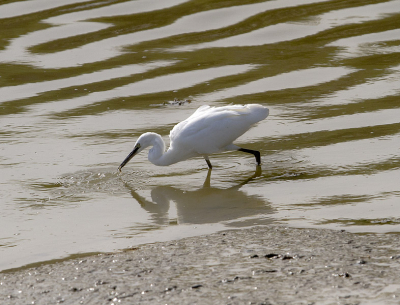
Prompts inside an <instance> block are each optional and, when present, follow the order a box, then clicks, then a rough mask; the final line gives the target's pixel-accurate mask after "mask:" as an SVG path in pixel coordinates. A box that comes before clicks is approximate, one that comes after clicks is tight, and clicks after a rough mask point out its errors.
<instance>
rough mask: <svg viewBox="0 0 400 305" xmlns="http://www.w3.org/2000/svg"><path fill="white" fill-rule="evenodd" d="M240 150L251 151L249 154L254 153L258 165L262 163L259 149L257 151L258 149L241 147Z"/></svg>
mask: <svg viewBox="0 0 400 305" xmlns="http://www.w3.org/2000/svg"><path fill="white" fill-rule="evenodd" d="M238 151H242V152H245V153H249V154H252V155H254V157H256V162H257V165H260V164H261V154H260V152H259V151H257V150H251V149H246V148H239V149H238Z"/></svg>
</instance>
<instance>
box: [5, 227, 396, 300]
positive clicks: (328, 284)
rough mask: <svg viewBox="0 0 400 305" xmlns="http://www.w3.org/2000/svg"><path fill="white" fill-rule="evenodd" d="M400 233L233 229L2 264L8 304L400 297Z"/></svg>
mask: <svg viewBox="0 0 400 305" xmlns="http://www.w3.org/2000/svg"><path fill="white" fill-rule="evenodd" d="M399 267H400V236H399V235H398V234H364V235H360V234H352V233H348V232H345V231H331V230H324V229H298V228H285V227H280V226H267V227H256V228H252V229H242V230H231V231H225V232H219V233H215V234H210V235H205V236H199V237H190V238H184V239H181V240H177V241H171V242H163V243H155V244H149V245H142V246H139V247H136V248H132V249H129V250H125V251H121V252H117V253H107V254H98V255H92V256H87V257H83V258H79V259H71V260H66V261H63V262H59V263H55V264H45V265H42V266H39V267H34V268H27V269H23V270H18V271H14V272H3V273H0V283H1V285H0V303H1V304H13V305H14V304H61V303H62V304H366V303H368V304H398V303H399V302H400V301H399V300H400V272H399Z"/></svg>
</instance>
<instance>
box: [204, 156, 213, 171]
mask: <svg viewBox="0 0 400 305" xmlns="http://www.w3.org/2000/svg"><path fill="white" fill-rule="evenodd" d="M204 159H205V160H206V162H207V165H208V168H209V169H212V165H211V162H210V159H208V157H204Z"/></svg>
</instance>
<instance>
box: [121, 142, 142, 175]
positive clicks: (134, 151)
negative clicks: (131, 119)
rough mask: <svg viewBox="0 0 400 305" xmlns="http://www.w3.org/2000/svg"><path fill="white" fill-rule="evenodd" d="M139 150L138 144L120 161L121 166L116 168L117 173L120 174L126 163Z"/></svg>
mask: <svg viewBox="0 0 400 305" xmlns="http://www.w3.org/2000/svg"><path fill="white" fill-rule="evenodd" d="M139 148H140V144H136V146H135V148H134V149H133V150H132V151H131V152H130V154H129V155H128V156H127V157H126V158H125V160H124V161H122V163H121V165H120V166H119V167H118V171H120V172H121V169H122V168H123V167H124V166H125V164H126V163H128V162H129V161H130V160H131V159H132V158H133V157H134V156H135V155H136V154H137V153H138V150H139Z"/></svg>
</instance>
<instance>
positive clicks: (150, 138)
mask: <svg viewBox="0 0 400 305" xmlns="http://www.w3.org/2000/svg"><path fill="white" fill-rule="evenodd" d="M158 138H160V139H161V137H160V136H159V135H157V134H156V133H153V132H146V133H144V134H142V135H141V136H140V137H139V139H137V141H136V143H135V146H134V148H133V150H132V151H131V152H130V153H129V155H128V156H127V157H126V158H125V160H124V161H122V163H121V165H120V166H119V167H118V170H119V171H121V169H122V168H123V167H124V166H125V165H126V163H128V162H129V161H130V160H131V159H132V158H133V157H134V156H135V155H137V154H138V153H140V152H141V151H142V150H143V149H145V148H146V147H148V146H154V145H155V144H156V143H157V140H158ZM161 141H162V140H161ZM163 145H164V142H162V147H164V146H163Z"/></svg>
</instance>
